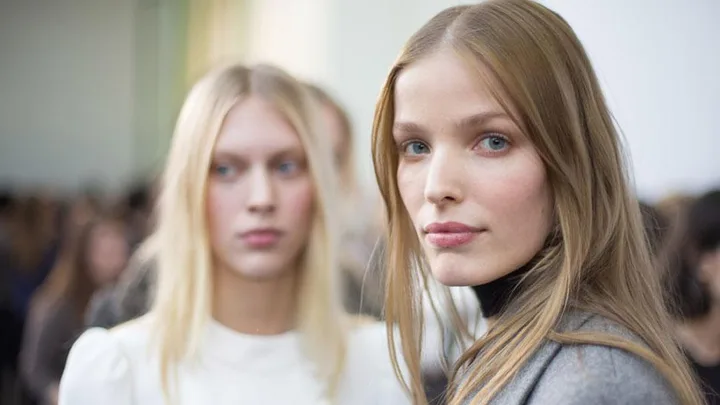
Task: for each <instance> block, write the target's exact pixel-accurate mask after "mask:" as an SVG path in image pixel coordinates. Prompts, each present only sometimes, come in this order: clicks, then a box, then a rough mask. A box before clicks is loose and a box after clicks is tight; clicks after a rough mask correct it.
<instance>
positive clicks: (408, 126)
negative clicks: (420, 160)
mask: <svg viewBox="0 0 720 405" xmlns="http://www.w3.org/2000/svg"><path fill="white" fill-rule="evenodd" d="M494 119H510V117H509V116H508V115H507V114H506V113H504V112H501V111H487V112H481V113H478V114H473V115H470V116H468V117H465V118H463V119H461V120H460V121H458V122H456V123H455V127H456V128H458V129H470V128H476V127H478V126H480V125H482V124H485V123H486V122H487V121H491V120H494ZM393 132H402V133H409V134H424V133H426V132H427V130H426V129H425V128H424V127H423V126H422V125H420V124H416V123H414V122H402V121H401V122H396V123H395V124H393Z"/></svg>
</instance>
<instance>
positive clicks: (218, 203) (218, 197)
mask: <svg viewBox="0 0 720 405" xmlns="http://www.w3.org/2000/svg"><path fill="white" fill-rule="evenodd" d="M233 194H237V190H233V189H232V188H231V187H228V186H227V185H224V184H217V183H211V184H210V185H209V186H208V192H207V202H206V207H207V218H208V225H209V227H210V237H211V239H212V240H214V241H216V240H219V239H222V238H224V237H225V236H226V234H227V233H228V232H231V231H232V226H233V220H234V219H235V218H234V217H235V215H236V214H237V212H236V211H237V209H236V205H237V204H236V203H235V202H234V201H233Z"/></svg>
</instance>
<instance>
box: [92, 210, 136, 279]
mask: <svg viewBox="0 0 720 405" xmlns="http://www.w3.org/2000/svg"><path fill="white" fill-rule="evenodd" d="M88 254H89V257H88V261H89V264H90V268H91V269H92V274H91V277H92V279H93V281H94V282H95V285H97V286H104V285H107V284H110V283H113V282H115V280H117V278H118V277H119V276H120V273H122V271H123V269H125V266H126V265H127V261H128V257H129V255H130V247H129V246H128V242H127V240H126V239H125V235H124V233H123V228H122V227H121V226H120V225H119V224H116V223H112V222H106V223H101V224H98V226H97V227H95V229H93V231H92V236H91V239H90V246H89V249H88Z"/></svg>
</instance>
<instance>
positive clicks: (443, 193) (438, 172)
mask: <svg viewBox="0 0 720 405" xmlns="http://www.w3.org/2000/svg"><path fill="white" fill-rule="evenodd" d="M465 176H468V173H467V172H466V171H465V170H463V164H462V160H461V159H458V158H457V157H455V158H453V154H452V153H451V151H443V150H436V151H435V152H434V153H433V155H432V158H431V161H430V166H429V168H428V172H427V178H426V181H425V190H424V193H425V200H427V201H428V202H430V203H431V204H434V205H437V206H443V205H447V204H451V203H459V202H461V201H462V200H463V197H464V195H463V187H462V183H463V178H464V177H465Z"/></svg>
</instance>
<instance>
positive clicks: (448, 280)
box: [429, 256, 502, 287]
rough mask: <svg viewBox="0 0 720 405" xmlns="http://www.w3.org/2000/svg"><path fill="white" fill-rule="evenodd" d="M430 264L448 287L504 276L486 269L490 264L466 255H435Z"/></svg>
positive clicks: (434, 275) (477, 282)
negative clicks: (465, 256) (484, 263)
mask: <svg viewBox="0 0 720 405" xmlns="http://www.w3.org/2000/svg"><path fill="white" fill-rule="evenodd" d="M429 264H430V271H431V272H432V275H433V277H434V278H435V280H437V281H438V282H440V283H441V284H443V285H445V286H447V287H465V286H474V285H481V284H487V283H489V282H491V281H493V280H495V279H497V278H499V277H501V276H502V275H501V274H495V273H492V272H488V271H486V270H487V267H488V266H487V265H483V264H482V263H480V261H479V260H471V259H468V258H464V257H463V258H461V257H457V256H455V257H451V256H448V257H442V256H440V257H434V258H432V259H431V260H429Z"/></svg>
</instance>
